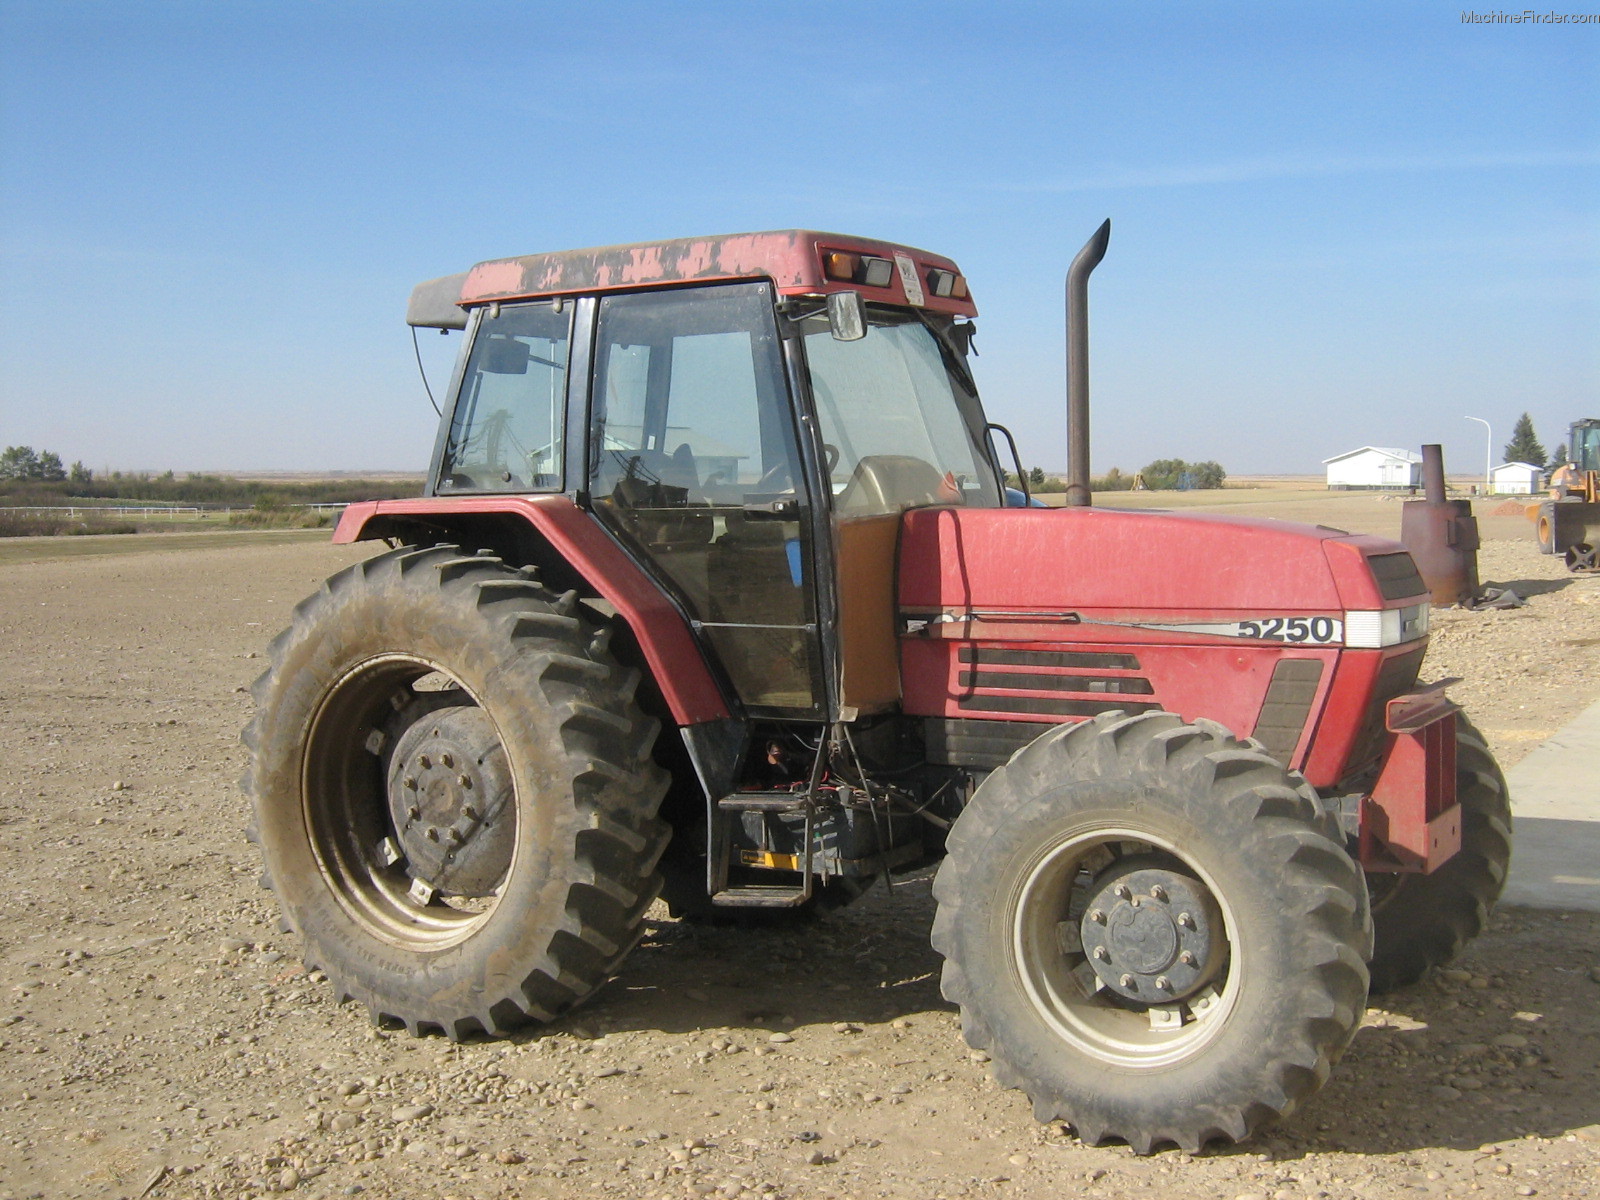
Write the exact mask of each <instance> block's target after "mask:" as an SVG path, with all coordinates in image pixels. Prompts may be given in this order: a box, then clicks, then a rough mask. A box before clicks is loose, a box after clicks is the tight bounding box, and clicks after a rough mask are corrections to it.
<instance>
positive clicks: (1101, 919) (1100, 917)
mask: <svg viewBox="0 0 1600 1200" xmlns="http://www.w3.org/2000/svg"><path fill="white" fill-rule="evenodd" d="M1089 920H1091V921H1093V922H1094V923H1095V924H1096V925H1104V924H1105V923H1106V915H1105V913H1103V912H1101V911H1100V910H1099V909H1098V908H1091V909H1090V910H1089Z"/></svg>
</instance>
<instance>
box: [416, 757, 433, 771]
mask: <svg viewBox="0 0 1600 1200" xmlns="http://www.w3.org/2000/svg"><path fill="white" fill-rule="evenodd" d="M417 762H419V763H420V764H421V765H422V769H423V770H424V771H426V770H427V769H428V768H429V767H431V766H433V759H431V758H429V757H428V756H427V755H426V754H422V755H418V757H417Z"/></svg>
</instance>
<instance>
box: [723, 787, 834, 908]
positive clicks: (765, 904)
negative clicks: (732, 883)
mask: <svg viewBox="0 0 1600 1200" xmlns="http://www.w3.org/2000/svg"><path fill="white" fill-rule="evenodd" d="M749 812H757V813H775V814H781V813H804V814H805V832H804V834H803V835H802V836H803V842H802V845H803V847H804V849H803V850H802V851H801V853H800V856H799V861H798V863H797V865H796V869H797V870H798V871H799V872H800V883H799V885H798V886H795V885H792V884H750V885H747V886H744V887H729V886H728V869H729V866H730V859H731V857H732V854H733V831H734V829H735V828H736V827H737V826H738V825H739V818H740V817H741V816H742V815H743V814H745V813H749ZM711 822H712V828H711V847H712V853H711V863H710V878H709V879H708V880H707V882H708V883H709V884H710V891H711V903H713V904H716V905H720V906H722V907H725V908H798V907H799V906H800V905H802V904H804V903H805V902H806V901H808V900H810V899H811V884H812V875H811V863H812V849H813V842H814V841H815V834H816V805H815V804H814V803H813V802H812V799H811V794H810V792H798V793H797V792H734V793H733V794H732V795H728V796H724V797H722V799H720V800H718V801H717V803H716V805H715V807H714V808H713V810H712V814H711Z"/></svg>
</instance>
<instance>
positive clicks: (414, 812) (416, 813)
mask: <svg viewBox="0 0 1600 1200" xmlns="http://www.w3.org/2000/svg"><path fill="white" fill-rule="evenodd" d="M421 815H422V810H421V809H420V808H418V807H417V806H416V805H415V804H413V805H412V806H411V807H410V808H408V809H406V816H407V817H409V818H411V820H413V821H415V820H416V819H417V818H418V817H420V816H421Z"/></svg>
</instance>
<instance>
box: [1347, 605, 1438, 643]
mask: <svg viewBox="0 0 1600 1200" xmlns="http://www.w3.org/2000/svg"><path fill="white" fill-rule="evenodd" d="M1428 612H1429V606H1428V605H1427V604H1413V605H1411V606H1410V607H1408V608H1385V609H1381V610H1380V611H1378V612H1347V613H1345V614H1344V644H1345V645H1346V646H1352V647H1355V648H1357V649H1362V650H1381V649H1382V648H1383V647H1385V646H1398V645H1399V644H1400V643H1401V642H1414V641H1416V640H1417V639H1418V638H1422V637H1426V636H1427V633H1428Z"/></svg>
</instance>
